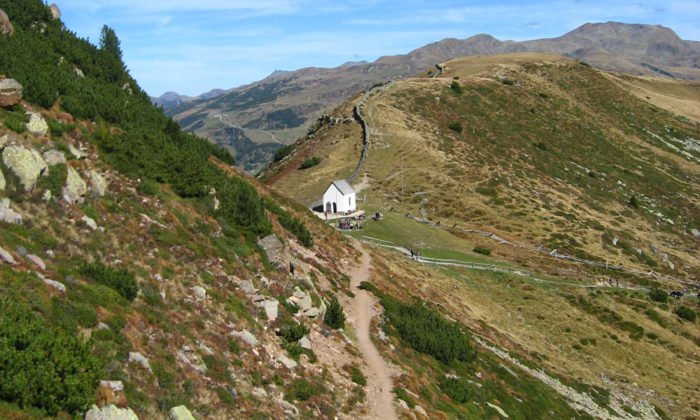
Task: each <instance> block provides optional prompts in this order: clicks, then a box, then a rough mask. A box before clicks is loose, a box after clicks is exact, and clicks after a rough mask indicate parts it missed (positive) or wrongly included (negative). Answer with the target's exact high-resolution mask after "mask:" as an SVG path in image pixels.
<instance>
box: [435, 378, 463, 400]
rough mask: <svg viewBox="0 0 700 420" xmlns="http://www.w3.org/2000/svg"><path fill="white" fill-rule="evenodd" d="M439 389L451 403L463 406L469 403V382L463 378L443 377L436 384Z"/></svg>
mask: <svg viewBox="0 0 700 420" xmlns="http://www.w3.org/2000/svg"><path fill="white" fill-rule="evenodd" d="M438 385H439V386H440V389H441V390H442V392H444V393H445V395H447V396H448V397H450V399H452V401H454V402H457V403H460V404H464V403H466V402H467V401H469V398H470V393H469V382H468V381H467V380H466V379H465V378H460V377H454V376H443V377H442V378H440V381H439V382H438Z"/></svg>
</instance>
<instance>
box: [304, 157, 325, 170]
mask: <svg viewBox="0 0 700 420" xmlns="http://www.w3.org/2000/svg"><path fill="white" fill-rule="evenodd" d="M319 163H321V158H320V157H316V156H314V157H310V158H308V159H306V160H305V161H303V162H302V163H301V166H300V167H299V168H301V169H309V168H313V167H314V166H316V165H318V164H319Z"/></svg>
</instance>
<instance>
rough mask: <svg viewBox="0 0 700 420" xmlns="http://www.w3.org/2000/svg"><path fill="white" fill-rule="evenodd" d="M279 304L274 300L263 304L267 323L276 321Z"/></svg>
mask: <svg viewBox="0 0 700 420" xmlns="http://www.w3.org/2000/svg"><path fill="white" fill-rule="evenodd" d="M279 305H280V303H279V302H278V301H276V300H275V299H270V300H266V301H265V303H264V306H263V307H264V308H265V314H266V315H267V320H268V321H274V320H276V319H277V316H278V314H279Z"/></svg>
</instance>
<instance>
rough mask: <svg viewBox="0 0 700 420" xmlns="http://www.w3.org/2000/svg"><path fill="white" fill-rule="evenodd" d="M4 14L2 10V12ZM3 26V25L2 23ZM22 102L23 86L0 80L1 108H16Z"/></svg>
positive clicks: (12, 81)
mask: <svg viewBox="0 0 700 420" xmlns="http://www.w3.org/2000/svg"><path fill="white" fill-rule="evenodd" d="M0 13H2V10H0ZM1 21H2V15H0V22H1ZM0 25H1V23H0ZM21 100H22V85H20V84H19V82H18V81H16V80H15V79H2V80H0V106H1V107H5V108H8V107H11V106H15V105H17V104H18V103H19V101H21Z"/></svg>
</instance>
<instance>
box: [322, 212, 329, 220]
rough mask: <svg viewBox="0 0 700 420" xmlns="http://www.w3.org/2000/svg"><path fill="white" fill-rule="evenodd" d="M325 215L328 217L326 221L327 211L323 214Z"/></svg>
mask: <svg viewBox="0 0 700 420" xmlns="http://www.w3.org/2000/svg"><path fill="white" fill-rule="evenodd" d="M323 215H324V216H326V220H328V212H327V211H324V212H323Z"/></svg>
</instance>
